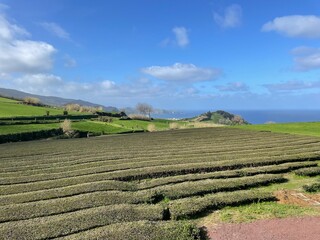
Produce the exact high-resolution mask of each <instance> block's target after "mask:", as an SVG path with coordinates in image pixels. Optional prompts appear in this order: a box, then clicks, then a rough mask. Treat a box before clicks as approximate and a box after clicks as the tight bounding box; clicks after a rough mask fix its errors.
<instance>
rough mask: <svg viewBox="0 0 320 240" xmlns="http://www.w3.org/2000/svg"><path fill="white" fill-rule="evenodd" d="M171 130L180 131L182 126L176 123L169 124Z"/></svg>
mask: <svg viewBox="0 0 320 240" xmlns="http://www.w3.org/2000/svg"><path fill="white" fill-rule="evenodd" d="M169 128H170V129H179V128H180V125H179V124H178V123H176V122H171V123H169Z"/></svg>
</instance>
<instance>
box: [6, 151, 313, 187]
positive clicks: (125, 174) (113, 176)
mask: <svg viewBox="0 0 320 240" xmlns="http://www.w3.org/2000/svg"><path fill="white" fill-rule="evenodd" d="M318 159H319V156H318V155H316V156H315V157H311V156H310V157H307V158H303V157H296V158H293V159H292V158H274V159H265V160H259V161H253V160H252V159H243V160H239V161H235V160H226V161H218V162H203V163H194V164H192V163H188V164H177V165H168V166H153V167H143V168H134V169H130V168H129V169H125V170H119V171H111V169H114V168H117V166H110V165H107V166H100V168H88V169H81V170H78V171H76V170H75V171H71V172H66V173H52V174H38V175H31V176H21V177H6V178H2V179H1V182H0V185H9V184H17V183H31V182H38V181H47V180H54V179H63V178H70V177H80V176H83V175H88V176H89V175H90V174H102V175H104V174H105V179H110V180H120V181H130V180H141V179H148V178H156V177H167V176H175V175H183V174H189V173H204V172H213V171H225V170H235V169H241V168H244V167H259V166H267V165H274V164H282V163H287V162H300V161H309V160H310V161H313V160H318ZM124 165H125V164H124ZM94 181H96V180H94Z"/></svg>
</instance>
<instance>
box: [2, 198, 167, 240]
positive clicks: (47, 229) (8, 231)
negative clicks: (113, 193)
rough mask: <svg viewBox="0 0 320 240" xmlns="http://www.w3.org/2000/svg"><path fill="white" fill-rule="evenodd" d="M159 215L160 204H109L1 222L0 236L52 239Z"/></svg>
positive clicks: (161, 216)
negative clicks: (13, 221) (42, 216)
mask: <svg viewBox="0 0 320 240" xmlns="http://www.w3.org/2000/svg"><path fill="white" fill-rule="evenodd" d="M30 211H32V210H31V209H30ZM162 218H163V207H162V206H160V205H129V204H121V205H111V206H102V207H96V208H89V209H85V210H80V211H75V212H70V213H65V214H58V215H53V216H48V217H45V218H32V219H29V220H26V221H17V222H15V223H14V224H12V222H7V223H3V224H1V228H0V236H1V237H2V239H21V236H23V239H52V238H56V237H61V236H66V235H69V234H72V233H77V232H80V231H84V230H87V229H90V228H96V227H101V226H105V225H110V224H114V223H121V222H132V221H139V220H150V221H159V220H162Z"/></svg>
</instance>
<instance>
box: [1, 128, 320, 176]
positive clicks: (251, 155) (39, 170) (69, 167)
mask: <svg viewBox="0 0 320 240" xmlns="http://www.w3.org/2000/svg"><path fill="white" fill-rule="evenodd" d="M79 135H83V136H84V137H87V132H83V133H81V134H80V133H79ZM80 137H81V136H80ZM319 147H320V146H315V147H312V148H311V149H310V148H309V149H308V151H310V150H318V149H319ZM283 151H284V149H282V150H281V151H272V153H270V150H268V153H267V154H268V155H267V154H263V151H259V155H258V154H257V152H255V151H251V152H248V153H245V154H242V153H241V154H233V155H232V154H228V155H225V154H219V155H218V154H217V155H216V156H215V157H212V153H201V155H200V156H199V153H197V152H196V153H189V154H188V158H187V159H186V157H185V155H184V154H187V153H183V154H180V155H174V154H173V155H169V156H167V155H164V154H157V153H156V155H154V156H150V155H147V154H145V155H142V156H126V155H124V154H123V153H121V152H120V153H119V152H118V153H114V155H116V156H117V158H114V159H110V158H106V157H105V154H103V155H100V154H99V152H97V155H96V156H94V157H91V156H90V159H88V156H87V155H86V154H85V153H81V155H80V154H79V155H80V156H79V158H77V159H76V160H74V157H75V155H74V154H72V156H73V158H72V159H68V160H67V161H66V163H65V164H61V162H60V160H59V161H57V162H54V164H52V163H50V162H49V159H48V162H46V163H45V164H40V163H39V162H37V161H34V163H33V164H32V165H22V166H16V167H10V166H8V165H7V166H6V164H3V168H2V169H1V170H0V171H1V172H0V177H10V176H12V177H16V176H19V177H20V176H23V175H27V176H32V175H36V174H44V175H48V174H57V173H61V174H62V173H64V172H65V173H67V174H70V172H75V171H78V172H79V171H80V172H83V170H85V171H89V170H91V171H94V169H93V168H96V169H101V166H103V168H104V169H105V171H111V170H113V171H114V170H122V169H127V168H130V169H133V168H139V167H152V166H161V165H173V164H174V165H176V164H187V163H202V162H218V161H224V160H232V159H236V160H237V161H242V160H243V159H252V161H259V160H260V159H262V160H266V158H269V159H270V158H272V159H276V158H279V156H281V154H282V153H283ZM287 151H289V150H288V149H287ZM304 151H307V149H304ZM289 152H290V155H293V154H296V153H300V152H301V150H290V151H289ZM109 154H112V153H108V156H110V155H109ZM136 154H137V153H136ZM136 154H135V155H136ZM70 155H71V154H70ZM70 155H69V154H65V155H61V158H62V159H65V158H66V157H67V156H70ZM77 155H78V154H77ZM290 155H289V156H287V157H290ZM70 157H71V156H70ZM128 158H130V162H128V161H124V160H127V159H128ZM22 164H26V161H25V160H24V162H23V163H22ZM11 166H12V165H11Z"/></svg>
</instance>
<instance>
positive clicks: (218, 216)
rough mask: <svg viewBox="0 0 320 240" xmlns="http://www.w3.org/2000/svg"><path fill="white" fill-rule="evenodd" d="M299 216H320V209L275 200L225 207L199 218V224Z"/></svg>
mask: <svg viewBox="0 0 320 240" xmlns="http://www.w3.org/2000/svg"><path fill="white" fill-rule="evenodd" d="M299 216H320V209H319V208H314V207H300V206H296V205H287V204H279V203H277V202H259V203H252V204H248V205H244V206H238V207H225V208H223V209H221V210H220V211H216V212H214V213H212V214H210V215H208V216H207V217H205V218H203V219H201V220H200V221H199V224H200V225H208V224H214V223H243V222H253V221H256V220H261V219H271V218H286V217H299Z"/></svg>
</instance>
